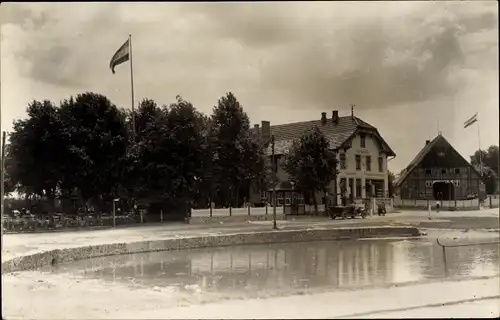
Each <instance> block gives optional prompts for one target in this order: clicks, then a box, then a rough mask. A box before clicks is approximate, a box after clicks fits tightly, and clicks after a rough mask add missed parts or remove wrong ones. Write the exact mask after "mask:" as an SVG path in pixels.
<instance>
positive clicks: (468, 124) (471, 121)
mask: <svg viewBox="0 0 500 320" xmlns="http://www.w3.org/2000/svg"><path fill="white" fill-rule="evenodd" d="M476 122H477V112H476V114H475V115H473V116H472V117H471V118H470V119H469V120H467V121H465V122H464V129H465V128H467V127H469V126H471V125H473V124H474V123H476Z"/></svg>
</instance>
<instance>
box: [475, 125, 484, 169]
mask: <svg viewBox="0 0 500 320" xmlns="http://www.w3.org/2000/svg"><path fill="white" fill-rule="evenodd" d="M476 126H477V144H478V148H479V170H480V172H479V173H481V176H482V175H483V155H482V152H481V133H480V131H479V119H477V121H476Z"/></svg>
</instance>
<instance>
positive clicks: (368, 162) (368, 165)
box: [366, 156, 372, 171]
mask: <svg viewBox="0 0 500 320" xmlns="http://www.w3.org/2000/svg"><path fill="white" fill-rule="evenodd" d="M366 171H372V157H371V156H366Z"/></svg>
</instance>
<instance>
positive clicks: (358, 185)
mask: <svg viewBox="0 0 500 320" xmlns="http://www.w3.org/2000/svg"><path fill="white" fill-rule="evenodd" d="M361 196H362V194H361V179H356V198H361Z"/></svg>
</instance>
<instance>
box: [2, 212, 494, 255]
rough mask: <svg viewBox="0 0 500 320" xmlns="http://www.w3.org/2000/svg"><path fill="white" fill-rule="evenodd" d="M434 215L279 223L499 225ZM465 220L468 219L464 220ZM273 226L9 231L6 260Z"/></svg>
mask: <svg viewBox="0 0 500 320" xmlns="http://www.w3.org/2000/svg"><path fill="white" fill-rule="evenodd" d="M432 217H433V219H432V220H428V213H427V212H425V211H407V212H401V213H394V214H388V215H387V216H382V217H379V216H373V217H370V218H368V219H365V220H363V219H355V220H350V219H348V220H329V219H328V218H325V217H321V218H320V217H316V218H309V219H304V218H301V219H293V218H291V219H290V220H287V221H278V227H279V228H281V229H287V230H293V229H303V228H322V227H329V228H332V227H357V226H366V227H367V226H383V225H409V226H417V227H422V225H424V227H425V228H439V227H441V226H443V225H445V227H446V228H450V227H451V228H453V225H454V224H455V225H456V224H457V223H459V222H460V221H461V223H462V225H464V224H465V225H467V224H470V223H472V222H471V221H473V222H474V224H475V225H474V226H473V227H471V229H481V228H496V229H498V209H490V210H482V211H468V212H441V213H439V214H437V213H433V215H432ZM464 219H465V220H464ZM464 221H465V222H466V223H464ZM495 222H496V225H495ZM271 226H272V222H271V221H253V222H245V223H226V224H209V225H186V224H179V223H174V224H172V223H170V224H167V223H165V224H154V225H147V226H146V225H144V226H140V225H138V226H134V227H122V228H116V229H106V230H102V229H101V230H88V231H71V232H47V233H23V234H6V235H4V238H3V252H2V261H6V260H9V259H11V258H15V257H19V256H23V255H28V254H33V253H37V252H41V251H47V250H52V249H62V248H72V247H81V246H88V245H96V244H110V243H124V242H134V241H145V240H157V239H158V240H159V239H169V238H176V237H190V236H200V235H213V234H224V233H234V232H238V231H240V232H250V231H265V230H271Z"/></svg>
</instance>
